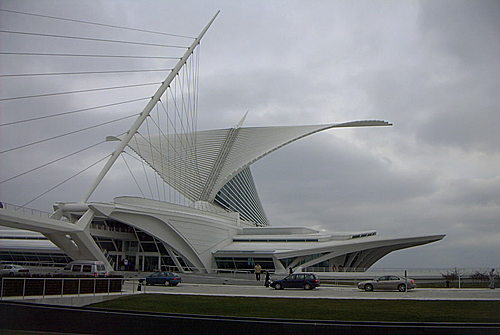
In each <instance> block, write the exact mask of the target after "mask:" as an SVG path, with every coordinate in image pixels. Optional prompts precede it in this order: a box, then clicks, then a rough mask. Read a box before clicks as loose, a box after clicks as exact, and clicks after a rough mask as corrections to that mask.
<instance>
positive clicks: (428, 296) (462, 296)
mask: <svg viewBox="0 0 500 335" xmlns="http://www.w3.org/2000/svg"><path fill="white" fill-rule="evenodd" d="M144 291H145V292H147V293H162V294H200V295H219V296H232V297H234V296H244V297H268V298H269V297H271V298H272V297H274V298H323V299H413V300H500V289H496V290H490V289H419V288H417V289H415V290H412V291H408V292H403V293H401V292H388V291H379V292H377V291H376V292H364V291H361V290H358V289H356V288H353V287H336V286H322V287H319V288H317V289H315V290H311V291H306V290H302V289H288V290H279V291H278V290H274V289H272V288H266V287H264V286H255V285H221V284H194V283H182V284H180V285H179V286H177V287H163V286H145V287H143V292H144Z"/></svg>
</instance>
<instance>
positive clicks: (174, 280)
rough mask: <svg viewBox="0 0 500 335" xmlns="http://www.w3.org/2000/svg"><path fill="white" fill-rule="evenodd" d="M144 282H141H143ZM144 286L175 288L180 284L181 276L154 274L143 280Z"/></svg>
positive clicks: (165, 273) (175, 274)
mask: <svg viewBox="0 0 500 335" xmlns="http://www.w3.org/2000/svg"><path fill="white" fill-rule="evenodd" d="M143 281H144V280H141V282H143ZM145 281H146V285H165V286H177V285H178V284H179V283H180V282H182V279H181V276H179V275H178V274H177V273H173V272H155V273H152V274H150V275H149V276H147V277H146V278H145Z"/></svg>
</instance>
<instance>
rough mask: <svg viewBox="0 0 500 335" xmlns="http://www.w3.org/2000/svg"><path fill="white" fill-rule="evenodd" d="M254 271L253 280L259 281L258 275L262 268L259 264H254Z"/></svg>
mask: <svg viewBox="0 0 500 335" xmlns="http://www.w3.org/2000/svg"><path fill="white" fill-rule="evenodd" d="M254 270H255V279H256V280H260V273H261V272H262V267H261V266H260V264H255V267H254Z"/></svg>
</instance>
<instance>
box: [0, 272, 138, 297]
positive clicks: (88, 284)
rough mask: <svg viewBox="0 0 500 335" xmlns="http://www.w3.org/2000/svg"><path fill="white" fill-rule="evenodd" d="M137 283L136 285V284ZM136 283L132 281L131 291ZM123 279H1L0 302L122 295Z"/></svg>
mask: <svg viewBox="0 0 500 335" xmlns="http://www.w3.org/2000/svg"><path fill="white" fill-rule="evenodd" d="M136 282H137V283H136ZM137 284H138V281H137V280H136V281H132V291H133V292H134V293H135V290H134V285H137ZM123 285H124V278H29V277H2V278H1V287H0V300H2V299H4V298H6V297H15V298H19V297H21V298H22V299H25V298H26V297H41V298H45V297H47V296H61V297H63V296H65V295H78V296H80V295H82V294H87V295H94V296H95V295H96V294H108V295H109V294H111V293H117V294H118V293H119V294H123Z"/></svg>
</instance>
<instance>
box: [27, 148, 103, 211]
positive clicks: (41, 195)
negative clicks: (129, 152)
mask: <svg viewBox="0 0 500 335" xmlns="http://www.w3.org/2000/svg"><path fill="white" fill-rule="evenodd" d="M109 156H111V154H109V155H106V156H104V157H103V158H101V159H99V160H98V161H97V162H95V163H92V164H91V165H89V166H87V167H86V168H85V169H83V170H81V171H80V172H78V173H76V174H74V175H72V176H71V177H69V178H66V179H65V180H63V181H62V182H60V183H58V184H57V185H55V186H53V187H51V188H49V189H48V190H47V191H45V192H43V193H42V194H39V195H38V196H36V197H35V198H34V199H31V200H30V201H28V202H27V203H25V204H23V205H22V206H21V207H26V206H27V205H29V204H30V203H32V202H33V201H35V200H37V199H39V198H41V197H43V196H44V195H45V194H47V193H49V192H50V191H52V190H54V189H56V188H58V187H59V186H61V185H62V184H64V183H66V182H68V181H70V180H71V179H73V178H75V177H76V176H78V175H80V174H82V173H84V172H85V171H87V170H88V169H90V168H92V167H93V166H95V165H97V164H99V163H100V162H102V161H103V160H105V159H106V158H108V157H109Z"/></svg>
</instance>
